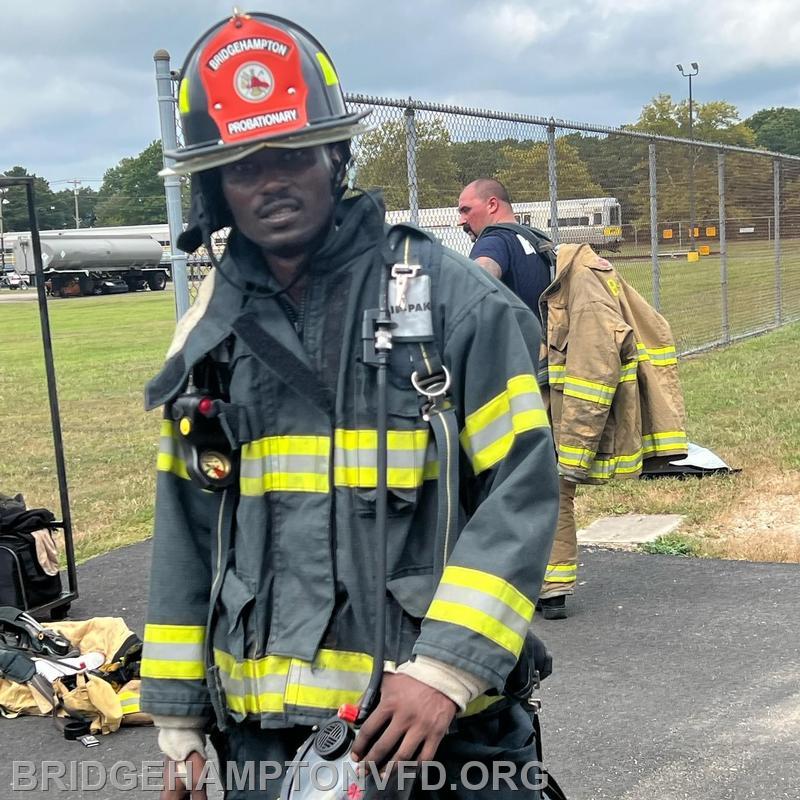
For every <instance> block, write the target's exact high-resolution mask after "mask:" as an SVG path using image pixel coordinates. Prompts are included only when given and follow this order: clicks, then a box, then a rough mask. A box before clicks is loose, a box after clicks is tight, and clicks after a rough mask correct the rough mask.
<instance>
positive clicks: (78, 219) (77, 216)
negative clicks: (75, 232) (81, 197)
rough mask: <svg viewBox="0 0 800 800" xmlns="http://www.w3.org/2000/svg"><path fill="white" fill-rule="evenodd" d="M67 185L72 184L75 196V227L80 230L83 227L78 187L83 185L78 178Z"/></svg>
mask: <svg viewBox="0 0 800 800" xmlns="http://www.w3.org/2000/svg"><path fill="white" fill-rule="evenodd" d="M67 183H71V184H72V191H73V194H74V195H75V227H76V228H80V226H81V214H80V211H79V209H78V187H79V186H80V185H81V181H79V180H78V179H77V178H73V179H72V180H71V181H67Z"/></svg>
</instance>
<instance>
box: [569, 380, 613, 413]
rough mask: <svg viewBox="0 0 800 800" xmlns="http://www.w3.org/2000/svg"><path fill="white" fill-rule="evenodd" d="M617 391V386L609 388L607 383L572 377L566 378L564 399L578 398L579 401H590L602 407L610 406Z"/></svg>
mask: <svg viewBox="0 0 800 800" xmlns="http://www.w3.org/2000/svg"><path fill="white" fill-rule="evenodd" d="M616 390H617V389H616V386H609V385H608V384H605V383H598V382H596V381H587V380H584V379H583V378H576V377H574V376H572V375H566V376H565V377H564V397H577V398H578V399H579V400H589V401H590V402H593V403H597V404H598V405H601V406H610V405H611V401H612V400H613V399H614V392H616Z"/></svg>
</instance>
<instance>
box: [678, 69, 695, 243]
mask: <svg viewBox="0 0 800 800" xmlns="http://www.w3.org/2000/svg"><path fill="white" fill-rule="evenodd" d="M676 66H677V68H678V72H680V74H681V75H683V77H684V78H688V79H689V141H690V142H692V144H691V145H690V147H689V242H690V248H691V249H692V250H694V249H695V242H694V135H693V128H692V124H693V116H694V115H693V114H692V78H693V77H694V76H695V75H697V73H698V72H700V67H699V66H698V65H697V62H696V61H692V69H693V70H694V72H684V71H683V65H682V64H676Z"/></svg>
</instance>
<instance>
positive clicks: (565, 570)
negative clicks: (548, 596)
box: [544, 564, 578, 583]
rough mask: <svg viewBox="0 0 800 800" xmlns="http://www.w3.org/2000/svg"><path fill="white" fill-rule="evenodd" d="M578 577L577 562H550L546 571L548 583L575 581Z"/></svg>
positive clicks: (545, 577)
mask: <svg viewBox="0 0 800 800" xmlns="http://www.w3.org/2000/svg"><path fill="white" fill-rule="evenodd" d="M577 577H578V566H577V564H548V565H547V570H546V571H545V573H544V579H545V582H547V583H574V582H575V580H576V579H577Z"/></svg>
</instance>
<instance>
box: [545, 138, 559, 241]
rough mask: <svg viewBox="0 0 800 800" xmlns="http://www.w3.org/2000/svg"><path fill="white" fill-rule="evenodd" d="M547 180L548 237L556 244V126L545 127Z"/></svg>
mask: <svg viewBox="0 0 800 800" xmlns="http://www.w3.org/2000/svg"><path fill="white" fill-rule="evenodd" d="M547 178H548V186H549V191H550V235H551V236H552V237H553V241H554V242H555V243H556V244H558V171H557V169H556V126H555V125H552V124H551V125H548V126H547Z"/></svg>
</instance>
